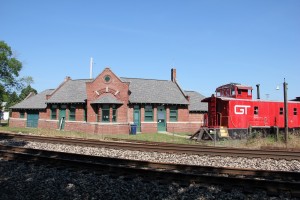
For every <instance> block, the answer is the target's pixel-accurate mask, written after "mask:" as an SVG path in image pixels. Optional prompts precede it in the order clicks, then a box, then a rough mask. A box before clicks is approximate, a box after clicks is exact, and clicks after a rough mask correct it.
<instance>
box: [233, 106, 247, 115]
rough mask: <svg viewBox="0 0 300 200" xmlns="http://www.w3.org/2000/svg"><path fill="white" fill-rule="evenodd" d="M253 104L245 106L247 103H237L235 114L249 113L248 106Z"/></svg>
mask: <svg viewBox="0 0 300 200" xmlns="http://www.w3.org/2000/svg"><path fill="white" fill-rule="evenodd" d="M250 107H251V106H245V105H235V106H234V114H236V115H247V113H248V108H250Z"/></svg>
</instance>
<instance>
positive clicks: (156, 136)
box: [0, 126, 300, 149]
mask: <svg viewBox="0 0 300 200" xmlns="http://www.w3.org/2000/svg"><path fill="white" fill-rule="evenodd" d="M0 131H10V132H15V133H19V132H21V133H24V134H31V135H43V136H49V137H71V138H86V139H96V140H104V139H105V140H109V139H130V140H139V141H151V142H167V143H176V144H198V145H205V146H220V147H236V148H253V149H260V148H261V147H275V148H294V149H300V137H299V136H295V135H289V140H288V145H286V143H285V142H284V140H283V137H282V136H281V137H280V138H279V139H278V141H276V140H275V139H274V138H273V137H270V136H269V137H266V138H263V137H259V136H258V137H253V138H249V139H244V140H231V139H224V140H220V141H216V142H214V141H200V142H197V141H194V140H193V141H191V140H189V139H186V138H182V137H177V136H175V135H172V134H171V135H166V134H162V133H138V134H136V135H130V134H90V133H82V132H74V131H59V130H52V129H37V128H12V127H7V126H2V127H0ZM176 135H184V136H186V135H189V134H187V133H176Z"/></svg>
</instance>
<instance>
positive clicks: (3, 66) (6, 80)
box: [0, 41, 22, 90]
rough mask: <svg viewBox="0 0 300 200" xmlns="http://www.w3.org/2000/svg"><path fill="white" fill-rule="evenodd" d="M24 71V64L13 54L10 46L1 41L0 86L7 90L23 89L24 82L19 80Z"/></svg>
mask: <svg viewBox="0 0 300 200" xmlns="http://www.w3.org/2000/svg"><path fill="white" fill-rule="evenodd" d="M21 69H22V63H21V62H20V61H18V60H17V59H16V58H15V57H14V56H13V53H12V50H11V48H10V46H8V45H7V44H6V43H5V42H4V41H0V84H1V85H2V86H4V88H5V89H6V90H10V89H12V88H20V87H22V81H21V82H20V81H19V80H18V79H17V78H18V77H19V72H20V71H21Z"/></svg>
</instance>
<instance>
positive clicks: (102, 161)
mask: <svg viewBox="0 0 300 200" xmlns="http://www.w3.org/2000/svg"><path fill="white" fill-rule="evenodd" d="M0 156H1V157H2V158H4V159H5V160H22V161H26V162H38V163H40V164H46V165H49V164H53V165H56V166H60V167H63V168H72V169H74V168H75V169H78V170H89V171H90V170H93V171H98V172H100V173H109V174H114V175H116V176H118V175H126V176H137V175H138V176H139V177H142V178H143V179H146V180H157V179H158V180H160V181H161V182H170V181H175V182H179V183H181V184H190V183H202V184H216V185H221V186H223V187H224V188H227V189H231V188H232V187H241V188H243V189H244V191H245V192H250V193H251V192H253V191H255V190H256V189H262V190H264V191H266V192H267V193H268V194H270V195H279V194H280V192H282V191H288V192H290V194H291V196H293V197H300V173H298V172H282V171H265V170H251V169H236V168H225V167H203V166H194V165H180V164H171V163H156V162H146V161H136V160H127V159H119V158H107V157H98V156H89V155H81V154H72V153H65V152H53V151H47V150H37V149H27V148H22V147H13V146H4V145H0Z"/></svg>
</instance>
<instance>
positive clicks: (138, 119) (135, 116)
mask: <svg viewBox="0 0 300 200" xmlns="http://www.w3.org/2000/svg"><path fill="white" fill-rule="evenodd" d="M133 122H134V124H135V125H136V132H141V111H140V106H134V111H133Z"/></svg>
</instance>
